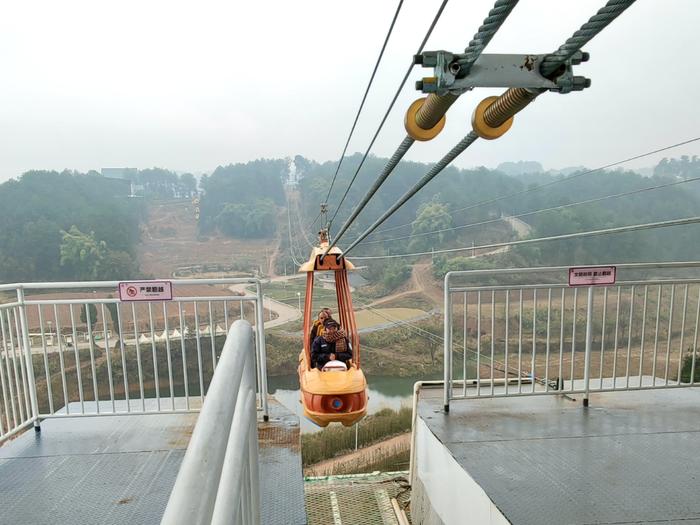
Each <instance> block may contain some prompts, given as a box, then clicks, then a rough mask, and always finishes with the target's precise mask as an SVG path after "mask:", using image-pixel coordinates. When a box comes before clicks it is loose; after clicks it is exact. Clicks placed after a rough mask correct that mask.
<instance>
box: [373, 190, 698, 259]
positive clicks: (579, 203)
mask: <svg viewBox="0 0 700 525" xmlns="http://www.w3.org/2000/svg"><path fill="white" fill-rule="evenodd" d="M699 180H700V177H693V178H690V179H685V180H681V181H676V182H669V183H666V184H659V185H657V186H649V187H646V188H639V189H636V190H631V191H625V192H622V193H614V194H611V195H604V196H602V197H594V198H591V199H586V200H582V201H577V202H570V203H567V204H560V205H558V206H551V207H549V208H540V209H538V210H531V211H526V212H523V213H518V214H516V215H506V216H504V217H502V218H498V219H489V220H488V221H479V222H472V223H469V224H461V225H459V226H452V227H450V228H442V229H439V230H432V231H428V232H420V233H415V234H411V235H402V236H400V237H392V238H390V239H378V240H376V241H364V242H362V243H361V244H362V245H363V246H365V245H367V244H376V243H380V242H382V243H383V242H392V241H400V240H402V239H412V238H414V237H422V236H425V235H434V234H436V233H445V232H449V231H454V230H461V229H465V228H473V227H475V226H484V225H486V224H494V223H497V222H501V221H502V220H503V218H507V219H519V218H521V217H529V216H531V215H537V214H538V213H546V212H549V211H558V210H564V209H566V208H572V207H574V206H582V205H584V204H593V203H595V202H601V201H605V200H608V199H616V198H619V197H628V196H630V195H637V194H640V193H645V192H647V191H655V190H660V189H664V188H670V187H672V186H679V185H681V184H687V183H689V182H696V181H699Z"/></svg>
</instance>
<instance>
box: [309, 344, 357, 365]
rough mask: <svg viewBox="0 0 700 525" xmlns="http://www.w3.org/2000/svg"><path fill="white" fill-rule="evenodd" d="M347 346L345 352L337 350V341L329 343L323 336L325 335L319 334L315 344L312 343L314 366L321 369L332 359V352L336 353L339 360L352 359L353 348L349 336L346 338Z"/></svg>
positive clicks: (312, 361)
mask: <svg viewBox="0 0 700 525" xmlns="http://www.w3.org/2000/svg"><path fill="white" fill-rule="evenodd" d="M345 348H346V351H345V352H336V351H335V343H329V342H328V341H326V340H325V339H324V338H323V336H318V337H317V338H316V339H314V342H313V345H311V364H312V366H314V367H316V368H318V369H319V370H320V369H321V368H323V367H324V365H325V364H326V363H327V362H328V361H330V360H331V354H335V358H336V359H337V360H338V361H343V362H346V361H349V360H350V359H352V348H351V346H350V341H349V340H348V339H347V338H345Z"/></svg>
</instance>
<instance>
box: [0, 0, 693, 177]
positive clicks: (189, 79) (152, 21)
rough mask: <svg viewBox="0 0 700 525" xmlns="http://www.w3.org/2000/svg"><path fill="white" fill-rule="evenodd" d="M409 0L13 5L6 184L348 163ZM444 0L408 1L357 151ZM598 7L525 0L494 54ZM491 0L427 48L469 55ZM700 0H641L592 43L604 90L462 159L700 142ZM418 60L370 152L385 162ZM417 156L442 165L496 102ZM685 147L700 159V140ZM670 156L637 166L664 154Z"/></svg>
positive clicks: (622, 153)
mask: <svg viewBox="0 0 700 525" xmlns="http://www.w3.org/2000/svg"><path fill="white" fill-rule="evenodd" d="M396 4H397V2H396V1H394V0H392V1H389V0H354V1H352V2H347V1H346V2H336V1H329V0H325V1H320V0H318V1H304V0H294V1H255V2H249V1H248V2H243V1H238V2H236V1H229V2H217V1H208V0H200V1H198V2H192V1H188V2H177V1H173V0H148V1H143V0H142V1H138V2H137V1H131V0H123V1H120V2H117V1H112V2H105V1H95V0H71V1H68V2H56V1H45V2H13V1H11V0H5V1H4V2H3V5H2V8H3V9H2V17H1V18H0V68H1V69H0V70H1V71H2V75H1V78H2V80H1V81H0V180H4V179H7V178H9V177H14V176H17V175H19V174H20V173H22V172H23V171H26V170H28V169H32V168H42V169H59V170H60V169H63V168H71V169H78V170H83V171H84V170H88V169H99V168H101V167H106V166H131V167H138V168H146V167H151V166H160V167H164V168H170V169H173V170H178V171H184V170H190V171H195V172H202V171H211V170H212V169H214V168H215V167H216V166H217V165H220V164H228V163H231V162H240V161H247V160H250V159H255V158H259V157H282V156H289V155H295V154H301V155H304V156H306V157H310V158H313V159H316V160H319V161H323V160H329V159H332V160H336V159H337V158H338V156H339V155H340V152H341V151H342V146H343V144H344V141H345V139H346V137H347V133H348V131H349V128H350V125H351V124H352V119H353V117H354V113H355V111H356V109H357V106H358V104H359V102H360V100H361V96H362V93H363V91H364V88H365V85H366V82H367V80H368V78H369V75H370V73H371V70H372V67H373V64H374V61H375V59H376V55H377V53H378V51H379V48H380V46H381V43H382V40H383V38H384V36H385V33H386V30H387V28H388V25H389V22H390V20H391V17H392V15H393V12H394V10H395V8H396ZM439 4H440V1H439V0H430V1H428V0H405V2H404V6H403V10H402V12H401V14H400V15H399V19H398V21H397V25H396V28H395V30H394V34H393V36H392V39H391V41H390V43H389V46H388V49H387V52H386V54H385V57H384V61H383V63H382V65H381V66H380V70H379V73H378V76H377V78H376V80H375V85H374V87H373V90H372V92H371V94H370V98H369V100H368V103H367V105H366V107H365V111H364V112H363V115H362V117H361V120H360V124H359V126H358V128H357V130H356V135H355V138H354V139H353V141H352V143H351V145H350V150H349V151H350V152H355V151H360V150H364V149H365V147H366V145H367V144H368V141H369V138H370V136H371V134H372V133H373V131H374V129H375V128H376V126H377V123H378V122H379V119H380V117H381V114H382V113H383V112H384V110H385V108H386V107H387V105H388V103H389V100H390V97H391V96H392V94H393V92H394V90H395V89H396V86H397V85H398V83H399V81H400V79H401V77H402V76H403V72H404V70H405V68H406V67H407V65H408V63H409V62H410V59H411V56H412V55H413V53H414V52H415V50H416V48H417V47H418V45H419V43H420V40H421V39H422V37H423V35H424V33H425V31H426V29H427V26H428V24H429V22H430V20H431V19H432V17H433V15H434V13H435V11H436V9H437V7H438V5H439ZM603 4H604V1H603V0H576V1H574V0H556V1H555V0H522V1H521V2H520V4H519V5H518V6H517V7H516V8H515V9H514V11H513V13H512V14H511V16H510V18H509V19H508V20H507V21H506V23H505V25H504V26H503V28H502V29H501V31H499V33H498V34H497V35H496V37H495V38H494V39H493V41H492V42H491V44H490V45H489V47H488V52H493V53H545V52H550V51H553V50H555V49H556V48H557V47H558V46H559V45H560V44H561V43H563V42H564V40H565V39H566V38H567V37H568V36H570V35H571V34H572V32H573V31H574V30H575V29H577V28H578V27H579V26H580V25H581V23H582V22H583V21H584V20H586V19H587V18H588V17H589V16H591V15H592V14H593V13H594V12H595V11H596V10H597V9H598V8H599V7H601V6H602V5H603ZM492 5H493V0H470V1H466V0H451V2H450V3H449V4H448V6H447V8H446V10H445V12H444V13H443V16H442V18H441V20H440V22H439V23H438V25H437V27H436V29H435V31H434V33H433V36H432V38H431V39H430V41H429V42H428V45H427V47H426V49H428V50H435V49H448V50H452V51H460V50H462V49H463V48H464V47H465V46H466V44H467V43H468V42H469V40H470V39H471V37H472V35H473V34H474V32H475V30H476V28H477V27H478V26H479V25H480V23H481V21H482V20H483V18H484V16H485V15H486V13H487V12H488V10H489V8H490V7H491V6H492ZM699 31H700V2H698V1H697V0H664V1H661V0H638V1H637V2H636V4H634V5H633V6H632V7H631V8H629V9H628V10H627V12H625V13H624V14H623V15H622V16H621V17H620V18H619V19H618V20H616V21H615V22H613V23H612V24H611V26H610V27H608V28H607V29H606V30H605V31H604V32H603V33H602V34H601V35H599V36H598V37H597V38H595V39H594V40H593V42H591V44H590V45H588V46H587V47H586V48H585V49H586V50H587V51H589V52H590V54H591V60H590V61H589V62H588V63H586V64H583V65H582V66H580V67H579V69H578V73H579V74H583V75H585V76H588V77H590V78H591V79H592V81H593V86H592V87H591V88H589V89H588V90H586V91H584V92H582V93H571V94H568V95H559V94H555V93H548V94H546V95H544V96H542V97H540V99H538V100H537V102H536V103H535V104H533V105H532V106H531V107H529V108H527V109H526V110H525V111H524V112H523V113H522V114H521V115H519V116H518V117H516V122H515V124H514V126H513V128H512V130H511V131H510V132H509V133H508V134H507V135H506V136H504V137H503V138H501V139H500V140H497V141H492V142H486V141H478V142H477V143H476V144H475V145H474V146H473V147H471V148H470V149H469V150H468V151H467V152H466V153H464V154H463V155H462V156H461V157H460V158H459V159H458V160H457V162H456V164H457V165H458V166H462V167H466V166H474V165H486V166H489V167H494V166H495V165H497V164H498V163H499V162H502V161H508V160H520V159H524V160H538V161H540V162H542V163H543V164H544V166H545V167H546V168H557V167H563V166H570V165H581V164H585V165H588V166H596V165H599V164H604V163H607V162H611V161H615V160H618V159H621V158H624V157H627V156H631V155H634V154H638V153H641V152H644V151H646V150H650V149H654V148H657V147H661V146H664V145H667V144H671V143H673V142H678V141H681V140H684V139H688V138H691V137H694V136H698V135H700V125H699V123H700V104H699V103H698V96H699V94H700V68H698V63H699V60H700V59H699V57H700V36H699V34H698V33H699ZM427 72H428V70H421V69H420V68H416V69H414V72H413V75H412V77H411V79H410V81H409V82H408V83H407V86H406V87H405V88H404V91H403V93H402V96H401V98H400V99H399V101H398V102H397V106H396V108H395V109H394V111H393V113H392V114H391V116H390V118H389V121H388V122H387V124H386V127H385V130H384V131H383V132H382V135H381V136H380V140H379V141H378V143H377V145H376V147H375V148H374V152H375V153H376V154H377V155H382V156H388V155H390V154H391V153H392V152H393V151H394V149H395V147H396V146H397V145H398V143H399V142H400V141H401V139H402V138H403V137H404V135H405V132H404V130H403V115H404V112H405V109H406V107H407V106H408V104H409V103H410V102H411V101H412V100H413V99H415V98H417V97H418V96H420V95H419V94H418V93H417V92H415V91H414V90H413V83H414V81H415V80H416V79H418V78H420V77H421V76H424V75H425V74H427ZM501 91H502V90H478V91H473V92H471V93H468V94H466V95H464V96H463V97H461V98H460V100H459V101H458V102H457V103H456V104H455V105H454V106H453V107H452V109H451V110H450V112H449V114H448V117H447V125H446V127H445V130H444V131H443V133H442V134H441V135H440V136H439V137H438V138H437V139H435V140H433V141H432V142H431V143H421V144H416V145H415V146H414V147H413V148H412V150H411V152H410V153H409V155H408V156H407V157H406V158H409V159H413V160H421V161H435V160H437V159H438V158H439V157H440V156H441V155H442V154H443V153H445V152H446V151H448V150H449V149H450V148H451V147H452V146H453V145H454V144H455V143H456V142H457V141H458V140H459V139H460V138H461V137H462V136H463V135H465V134H466V133H467V132H468V131H469V128H470V126H469V118H470V115H471V112H472V110H473V108H474V106H475V104H476V103H477V102H478V101H480V100H481V99H482V98H483V97H485V96H487V95H489V94H494V93H499V92H501ZM672 154H673V155H681V154H689V155H692V154H700V143H697V144H695V145H691V146H687V147H685V148H681V149H678V150H676V151H675V152H674V153H672ZM657 160H658V158H653V159H647V160H644V161H641V162H638V163H637V164H636V165H635V164H632V165H631V166H647V165H651V164H654V163H655V162H656V161H657Z"/></svg>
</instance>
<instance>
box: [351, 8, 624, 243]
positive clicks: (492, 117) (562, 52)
mask: <svg viewBox="0 0 700 525" xmlns="http://www.w3.org/2000/svg"><path fill="white" fill-rule="evenodd" d="M634 1H635V0H609V1H608V3H607V4H606V5H605V6H604V7H603V8H601V9H599V10H598V12H597V13H596V14H595V15H594V16H593V17H591V18H590V19H589V20H588V22H586V23H585V24H584V25H583V26H581V29H579V30H578V31H576V33H574V35H573V36H572V37H571V38H569V39H568V40H567V41H566V42H565V43H564V44H563V45H562V46H560V47H559V49H558V50H557V51H555V52H554V53H552V55H550V56H552V57H553V58H551V59H550V60H549V61H547V62H546V63H547V67H546V70H547V71H550V70H551V71H555V70H556V69H557V68H559V67H560V66H561V65H563V64H564V63H565V62H566V60H567V59H568V58H570V57H571V55H573V54H574V53H575V52H576V51H578V50H579V49H580V47H578V48H576V47H574V44H575V43H580V45H584V44H585V43H587V42H589V41H590V40H591V39H592V38H593V37H594V36H595V35H597V34H598V33H600V31H602V30H603V29H604V28H605V27H607V25H608V24H610V22H612V21H613V20H614V19H615V18H617V17H618V16H619V15H620V14H621V13H622V12H623V11H624V10H625V9H627V8H628V7H629V6H630V5H632V4H633V3H634ZM546 59H547V57H545V61H546ZM539 94H540V92H539V91H532V90H528V89H524V88H511V89H508V90H506V91H505V92H504V93H503V94H502V95H501V96H500V97H498V99H497V100H496V101H495V102H494V103H492V104H491V105H490V106H489V107H488V108H487V109H486V111H485V112H484V120H485V121H486V122H487V123H488V125H489V126H491V127H494V128H495V127H498V126H500V125H501V124H503V123H504V122H505V121H506V120H508V119H509V118H511V117H512V116H513V115H515V114H516V113H517V112H518V111H521V110H522V109H524V108H525V107H526V106H527V105H528V104H530V102H532V101H533V100H535V99H536V98H537V96H538V95H539ZM477 138H478V136H477V135H476V133H475V132H474V131H471V132H469V134H467V135H466V136H465V137H464V138H463V139H462V140H461V141H460V142H459V143H458V144H457V145H456V146H455V147H454V148H452V149H451V150H450V151H449V153H447V155H445V156H444V157H443V158H442V159H440V161H439V162H438V164H436V165H435V166H434V167H433V168H432V169H431V170H430V171H429V172H428V174H426V176H425V177H423V178H422V179H421V180H420V181H419V182H418V183H416V185H414V186H413V187H412V188H411V189H410V190H408V191H407V192H406V193H405V194H404V195H403V197H401V199H400V200H399V201H398V203H397V204H399V203H400V204H399V205H398V206H396V205H394V206H392V207H391V208H390V209H389V210H387V212H385V213H384V214H382V216H381V217H380V218H379V219H377V220H376V221H375V222H374V223H372V225H371V226H370V227H369V228H367V229H366V230H365V231H364V232H363V233H362V234H361V235H360V236H359V237H358V238H357V239H355V241H354V242H353V243H352V244H351V245H350V246H349V247H348V248H347V249H346V250H345V252H344V253H346V254H347V253H348V252H350V250H351V249H352V248H354V247H355V246H357V245H358V244H359V243H360V242H361V241H362V240H363V239H364V238H365V237H367V236H368V235H369V234H370V233H371V232H372V231H374V230H375V229H376V228H377V227H379V226H380V225H381V224H382V223H383V222H384V221H385V220H386V219H388V218H389V217H390V216H391V215H392V214H393V213H394V212H395V211H396V210H398V208H400V207H401V206H402V205H403V204H404V203H405V202H406V201H408V200H409V199H410V198H411V197H412V196H413V195H415V193H416V192H417V191H418V190H420V189H421V188H422V187H423V186H425V185H426V184H427V183H428V182H430V180H432V179H433V178H434V177H436V176H437V175H438V174H439V173H440V172H441V171H442V170H443V169H444V168H445V167H447V166H448V165H449V164H450V163H451V162H452V161H453V160H454V159H455V158H457V156H459V155H460V154H461V153H462V152H464V150H466V149H467V148H468V147H469V146H471V145H472V144H473V143H474V142H475V141H476V139H477ZM438 166H441V167H440V169H436V168H437V167H438Z"/></svg>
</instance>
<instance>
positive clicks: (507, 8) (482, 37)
mask: <svg viewBox="0 0 700 525" xmlns="http://www.w3.org/2000/svg"><path fill="white" fill-rule="evenodd" d="M517 3H518V0H497V1H496V4H495V6H494V8H493V9H492V10H491V11H489V14H488V16H487V18H486V19H485V21H484V24H483V25H482V26H481V27H480V28H479V30H478V31H477V33H476V35H475V36H474V38H473V39H472V41H471V42H470V43H469V46H468V47H467V51H468V52H469V54H470V56H471V57H472V58H471V59H470V60H471V62H469V63H468V64H467V66H468V67H471V65H472V64H473V62H474V61H475V60H476V59H477V58H478V57H479V55H480V54H481V52H482V51H483V49H484V48H485V47H486V44H488V42H489V41H490V40H491V38H492V37H493V35H494V34H496V31H498V29H499V28H500V26H501V25H502V24H503V22H505V20H506V18H507V17H508V15H509V14H510V12H511V11H512V10H513V8H514V7H515V5H516V4H517ZM442 8H444V3H443V5H442V6H441V8H440V9H441V10H442ZM441 10H440V11H438V14H437V15H436V17H435V19H434V20H433V24H432V25H431V27H430V30H429V32H430V31H432V29H433V27H434V26H435V23H436V22H437V20H438V18H439V15H440V13H441V12H442V11H441ZM485 28H486V29H485ZM428 36H429V34H426V38H424V39H423V43H422V44H421V47H420V48H419V50H418V52H417V53H416V54H417V55H418V54H420V53H421V52H422V50H423V47H424V46H425V43H426V42H427V40H428ZM412 68H413V63H412V64H411V66H410V67H409V69H408V71H407V72H406V76H405V77H404V80H403V82H402V86H401V87H403V84H404V83H405V81H406V79H407V78H408V74H409V73H410V71H411V69H412ZM399 91H400V88H399ZM397 96H398V91H397V93H396V95H395V96H394V100H392V106H393V104H394V102H395V100H396V97H397ZM457 97H458V96H457V95H447V96H445V97H440V96H436V95H431V96H429V97H428V98H427V99H426V101H425V102H424V104H423V106H422V107H421V109H420V110H419V111H418V113H417V114H416V122H417V123H418V125H419V126H421V127H423V128H424V129H430V128H432V127H433V126H435V124H436V123H437V122H438V121H439V120H440V119H441V118H442V117H443V116H444V114H445V112H446V111H447V109H449V107H450V106H451V105H452V103H454V101H455V100H457ZM387 116H388V112H387V114H386V115H384V119H383V120H382V125H383V123H384V120H386V117H387ZM375 139H376V135H375V137H374V138H373V139H372V144H373V143H374V140H375ZM414 142H415V140H414V139H413V138H411V137H409V136H406V137H405V138H404V140H403V141H402V142H401V144H400V145H399V147H398V148H397V149H396V151H395V152H394V155H392V157H391V159H389V162H388V163H387V165H386V166H385V167H384V169H383V170H382V173H380V175H379V177H378V178H377V180H376V181H375V183H374V184H373V185H372V188H371V189H370V191H369V192H367V193H366V194H365V196H364V197H363V199H362V201H361V202H360V204H358V205H357V206H356V207H355V209H354V210H353V212H352V214H351V215H350V217H349V218H348V219H347V220H346V221H345V223H344V224H343V226H342V227H341V229H340V231H339V232H338V235H337V236H336V237H335V239H334V240H333V242H332V243H331V244H330V246H329V247H328V250H330V249H331V248H332V247H333V246H335V244H336V243H337V242H338V241H339V240H340V239H341V238H342V236H343V235H344V234H345V232H346V231H347V230H348V228H349V227H350V226H351V225H352V223H353V222H354V220H355V219H356V218H357V216H358V215H359V213H360V212H361V211H362V209H363V208H364V207H365V206H366V205H367V202H369V200H370V199H371V198H372V197H373V196H374V194H375V193H376V192H377V190H378V189H379V187H380V186H381V185H382V184H383V183H384V181H385V180H386V178H387V177H388V176H389V175H390V174H391V172H392V171H393V170H394V168H395V167H396V165H397V164H398V162H399V161H400V160H401V158H402V157H403V156H404V155H405V154H406V152H407V151H408V150H409V149H410V148H411V146H412V145H413V143H414ZM466 147H468V146H465V148H466ZM462 151H463V150H462ZM368 153H369V150H368ZM459 153H461V151H460V152H459ZM459 153H457V155H458V154H459ZM362 162H364V158H363V160H362ZM361 167H362V163H361V164H360V166H359V167H358V169H357V171H356V172H355V175H354V176H353V178H352V180H351V181H350V184H349V186H348V188H347V190H346V191H345V194H344V195H343V198H342V199H341V201H340V204H339V205H338V207H337V208H336V210H335V213H334V214H333V218H332V219H331V223H332V222H333V220H334V219H335V217H336V215H337V214H338V211H339V210H340V206H341V205H342V204H343V201H344V200H345V197H346V196H347V193H348V191H350V187H351V186H352V184H353V182H354V181H355V178H356V177H357V173H359V169H360V168H361ZM328 250H326V253H328ZM324 255H325V253H324Z"/></svg>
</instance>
